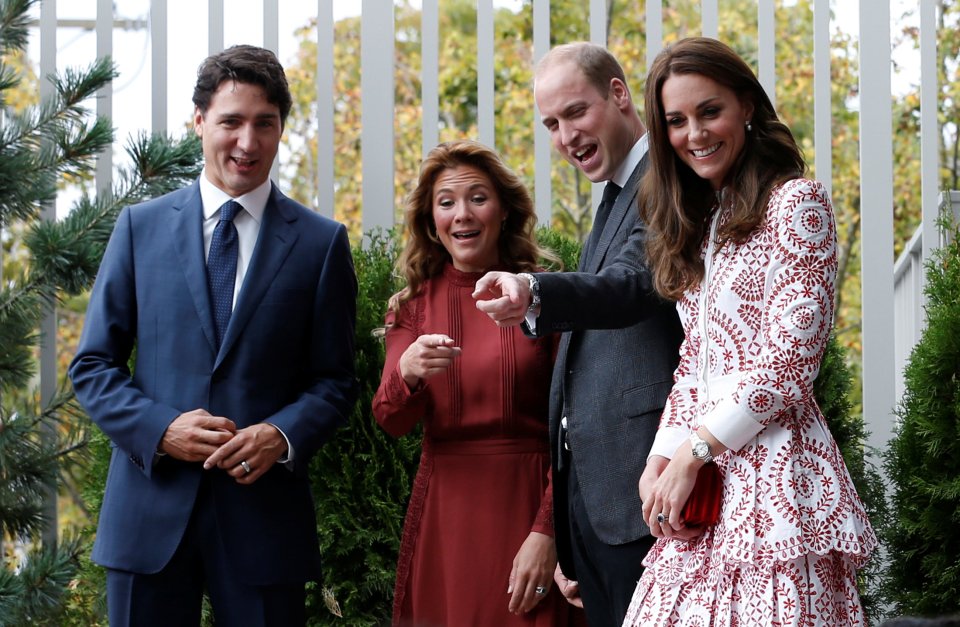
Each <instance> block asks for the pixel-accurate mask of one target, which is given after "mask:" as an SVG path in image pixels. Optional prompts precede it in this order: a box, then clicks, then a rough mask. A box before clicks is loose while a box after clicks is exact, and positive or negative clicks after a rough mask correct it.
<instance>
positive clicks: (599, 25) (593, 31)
mask: <svg viewBox="0 0 960 627" xmlns="http://www.w3.org/2000/svg"><path fill="white" fill-rule="evenodd" d="M590 41H591V42H593V43H595V44H597V45H600V46H604V47H606V45H607V3H606V0H590ZM628 81H629V77H628ZM590 195H591V200H590V207H591V211H596V210H597V207H599V206H600V201H601V200H602V199H603V185H602V184H601V183H594V184H593V185H591V186H590ZM594 217H596V216H594Z"/></svg>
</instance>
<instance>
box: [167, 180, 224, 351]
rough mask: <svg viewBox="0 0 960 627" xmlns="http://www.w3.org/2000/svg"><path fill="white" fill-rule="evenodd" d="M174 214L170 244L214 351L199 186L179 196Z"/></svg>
mask: <svg viewBox="0 0 960 627" xmlns="http://www.w3.org/2000/svg"><path fill="white" fill-rule="evenodd" d="M171 210H172V211H173V216H174V217H173V222H172V228H173V244H174V248H176V250H177V256H178V257H179V260H180V267H181V268H182V269H183V274H184V276H185V277H186V279H187V289H188V290H189V291H190V296H191V297H193V305H194V307H196V309H197V317H198V318H199V319H200V328H201V329H203V334H204V336H206V338H207V342H209V344H210V350H211V351H216V350H217V333H216V331H215V327H214V324H213V310H212V308H211V307H210V292H209V291H208V289H207V264H206V261H205V260H204V258H203V202H202V201H201V200H200V184H199V183H198V182H194V184H193V185H191V186H190V187H188V188H186V189H185V190H184V193H183V194H181V195H180V196H178V197H177V198H176V199H175V200H174V203H173V205H172V207H171Z"/></svg>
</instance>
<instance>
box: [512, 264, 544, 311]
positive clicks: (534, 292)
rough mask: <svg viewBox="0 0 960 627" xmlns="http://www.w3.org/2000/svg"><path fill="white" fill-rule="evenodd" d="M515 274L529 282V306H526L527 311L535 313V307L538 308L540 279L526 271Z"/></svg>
mask: <svg viewBox="0 0 960 627" xmlns="http://www.w3.org/2000/svg"><path fill="white" fill-rule="evenodd" d="M517 276H518V277H521V278H523V279H526V280H527V282H528V283H529V284H530V306H529V307H527V311H529V312H530V313H536V311H537V309H539V308H540V281H538V280H537V277H535V276H533V275H532V274H529V273H527V272H521V273H520V274H518V275H517Z"/></svg>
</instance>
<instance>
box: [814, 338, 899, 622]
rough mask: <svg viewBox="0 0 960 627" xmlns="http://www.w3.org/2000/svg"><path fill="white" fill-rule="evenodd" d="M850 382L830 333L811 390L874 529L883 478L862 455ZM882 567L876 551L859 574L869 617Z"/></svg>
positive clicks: (875, 609) (876, 605)
mask: <svg viewBox="0 0 960 627" xmlns="http://www.w3.org/2000/svg"><path fill="white" fill-rule="evenodd" d="M852 384H853V377H852V375H851V374H850V368H849V366H848V365H847V362H846V358H845V355H844V350H843V347H842V346H841V345H840V343H839V342H837V338H836V336H834V335H831V336H830V340H829V341H828V342H827V348H826V351H825V352H824V355H823V361H822V362H821V364H820V374H819V375H818V376H817V380H816V381H815V382H814V385H813V393H814V396H815V397H816V399H817V405H818V406H819V407H820V411H821V412H823V416H824V418H826V421H827V426H828V427H829V428H830V433H831V434H832V435H833V438H834V439H835V440H836V442H837V445H838V446H839V448H840V453H841V454H842V455H843V459H844V462H845V463H846V465H847V470H849V471H850V477H851V478H852V479H853V483H854V485H855V486H856V488H857V494H859V496H860V499H861V500H862V501H863V505H864V507H865V508H866V510H867V516H869V518H870V522H871V523H872V524H873V526H874V528H875V529H879V528H880V527H882V526H883V524H884V520H885V519H886V517H887V503H886V495H885V492H884V485H883V478H882V477H881V476H880V473H879V472H878V470H877V468H876V467H875V466H874V464H873V463H872V462H871V461H870V459H869V457H867V456H866V455H865V446H866V440H867V433H866V431H865V430H864V422H863V418H862V417H861V416H860V415H855V414H852V413H851V411H852V409H853V405H852V403H851V401H850V393H851V386H852ZM881 567H882V563H881V559H880V556H879V555H877V554H875V555H874V557H873V558H871V560H870V561H869V562H868V563H867V565H866V566H865V567H864V569H863V570H861V571H860V574H859V577H860V598H861V601H863V606H864V611H865V612H866V614H867V617H868V618H873V617H876V616H878V615H879V613H880V611H881V607H882V606H883V594H882V592H881V590H880V587H881V577H882V570H881Z"/></svg>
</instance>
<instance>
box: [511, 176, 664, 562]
mask: <svg viewBox="0 0 960 627" xmlns="http://www.w3.org/2000/svg"><path fill="white" fill-rule="evenodd" d="M646 162H647V160H646V157H644V159H643V160H641V162H640V163H639V164H638V165H637V168H636V169H635V170H634V172H633V173H632V175H631V176H630V179H629V180H628V182H627V184H626V185H625V186H624V188H623V191H621V193H620V195H619V196H618V198H617V202H616V203H615V205H614V207H613V209H612V210H611V212H610V216H609V218H608V219H607V222H606V225H605V226H604V229H603V233H602V234H601V237H600V239H599V241H598V243H597V246H596V249H595V250H593V251H591V252H590V255H589V258H582V259H581V260H580V268H579V271H578V272H564V273H541V274H538V275H537V279H538V280H539V282H540V294H541V314H540V316H539V317H538V319H537V334H538V335H540V334H545V333H549V332H555V331H563V332H564V334H563V338H562V339H561V342H560V348H559V352H558V355H557V361H556V364H555V365H554V370H553V381H552V384H551V390H550V441H551V452H552V457H553V487H554V523H555V527H556V538H557V551H558V554H559V558H560V565H561V567H562V568H563V571H564V572H565V573H566V574H567V575H568V576H575V573H574V571H573V564H572V561H571V558H570V538H569V526H568V502H567V501H568V498H567V468H561V467H560V465H559V464H558V462H559V455H558V441H557V440H558V432H559V426H560V420H561V418H562V417H564V416H566V418H567V423H568V429H569V433H568V438H569V442H570V447H571V454H572V456H573V463H574V464H575V465H576V471H577V477H578V480H579V483H580V491H581V493H582V495H583V500H584V504H585V506H586V510H587V514H588V516H589V518H590V522H591V524H592V526H593V529H594V531H595V532H596V534H597V536H598V537H599V538H600V539H601V540H602V541H604V542H606V543H608V544H611V545H616V544H624V543H627V542H632V541H635V540H637V539H639V538H641V537H642V536H645V535H648V534H649V533H650V530H649V529H648V528H647V526H646V525H645V524H644V522H643V519H642V516H641V507H640V496H639V494H638V492H637V482H638V481H639V479H640V475H641V473H642V472H643V468H644V464H645V462H646V457H647V454H648V452H649V451H650V446H651V445H652V444H653V438H654V435H655V434H656V431H657V427H658V425H659V421H660V414H661V412H662V410H663V405H664V402H665V401H666V398H667V394H668V393H669V392H670V389H671V387H672V386H673V371H674V369H675V368H676V366H677V362H678V360H679V347H680V341H681V339H682V338H683V330H682V328H681V326H680V321H679V318H678V316H677V313H676V308H675V306H674V304H673V303H669V302H666V301H664V300H662V299H660V298H659V297H658V296H657V295H656V293H655V292H654V290H653V287H652V281H651V277H650V273H649V271H648V270H647V268H646V263H645V258H644V238H645V233H646V229H645V226H644V224H643V223H642V221H640V219H639V211H638V209H637V204H636V202H637V201H636V198H637V190H638V188H639V186H640V178H641V176H642V175H643V172H644V170H645V169H646ZM527 331H528V332H529V329H527Z"/></svg>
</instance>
